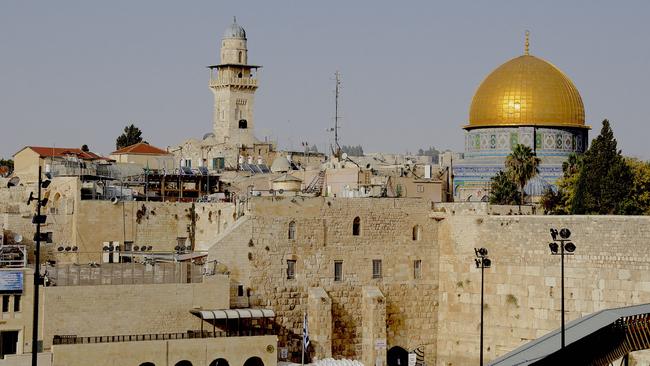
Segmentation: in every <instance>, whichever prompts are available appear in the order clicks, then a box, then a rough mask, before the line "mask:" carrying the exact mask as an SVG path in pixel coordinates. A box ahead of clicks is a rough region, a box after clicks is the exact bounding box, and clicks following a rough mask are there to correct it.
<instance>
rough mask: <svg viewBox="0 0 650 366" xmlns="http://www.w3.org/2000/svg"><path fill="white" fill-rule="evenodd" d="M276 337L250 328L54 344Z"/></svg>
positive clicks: (63, 339)
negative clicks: (234, 330)
mask: <svg viewBox="0 0 650 366" xmlns="http://www.w3.org/2000/svg"><path fill="white" fill-rule="evenodd" d="M265 335H274V332H273V330H272V329H263V328H250V329H245V330H240V331H236V332H233V331H231V332H225V331H216V332H208V331H200V330H188V331H187V332H185V333H151V334H129V335H112V336H90V337H78V336H76V335H55V336H54V338H53V339H52V344H54V345H61V344H93V343H115V342H141V341H166V340H174V339H197V338H221V337H254V336H265Z"/></svg>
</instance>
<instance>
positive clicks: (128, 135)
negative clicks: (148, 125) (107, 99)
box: [115, 124, 142, 150]
mask: <svg viewBox="0 0 650 366" xmlns="http://www.w3.org/2000/svg"><path fill="white" fill-rule="evenodd" d="M141 141H142V131H140V129H139V128H137V127H135V125H134V124H131V125H130V126H126V127H124V133H123V134H121V135H120V136H118V138H117V140H116V141H115V148H116V149H117V150H119V149H121V148H123V147H127V146H131V145H133V144H137V143H138V142H141Z"/></svg>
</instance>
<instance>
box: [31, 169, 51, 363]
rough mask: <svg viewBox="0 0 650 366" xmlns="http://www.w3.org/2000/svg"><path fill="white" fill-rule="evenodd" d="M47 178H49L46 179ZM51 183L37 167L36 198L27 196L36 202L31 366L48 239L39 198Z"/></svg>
mask: <svg viewBox="0 0 650 366" xmlns="http://www.w3.org/2000/svg"><path fill="white" fill-rule="evenodd" d="M48 178H49V177H48ZM50 183H51V181H50V180H49V179H46V180H43V173H42V168H41V166H40V165H39V167H38V193H37V197H36V198H34V193H33V192H31V193H30V194H29V199H28V200H27V204H28V205H29V204H31V203H32V201H36V215H34V217H33V218H32V224H35V225H36V234H35V235H34V240H35V241H36V245H35V247H34V318H33V321H32V366H37V365H38V309H39V305H38V300H39V294H38V292H39V286H40V285H41V263H40V262H41V241H45V240H47V238H48V235H49V233H43V234H45V235H42V234H41V225H42V224H44V223H45V221H46V220H47V216H46V215H41V207H43V206H45V205H47V201H48V199H47V197H45V198H41V189H45V188H47V187H49V186H50Z"/></svg>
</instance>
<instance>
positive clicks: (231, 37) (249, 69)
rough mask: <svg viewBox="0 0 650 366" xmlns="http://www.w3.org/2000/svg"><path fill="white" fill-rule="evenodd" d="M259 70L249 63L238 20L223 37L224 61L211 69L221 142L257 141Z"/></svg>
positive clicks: (247, 142)
mask: <svg viewBox="0 0 650 366" xmlns="http://www.w3.org/2000/svg"><path fill="white" fill-rule="evenodd" d="M259 67H260V66H255V65H249V64H248V48H247V47H246V31H245V30H244V28H242V27H241V26H240V25H239V24H237V20H236V19H235V20H234V21H233V23H232V24H231V25H230V26H229V27H228V29H226V31H225V32H224V34H223V39H222V41H221V62H220V63H219V65H214V66H209V68H210V89H211V90H212V93H213V94H214V121H213V125H214V134H215V136H216V138H217V141H218V142H220V143H222V142H223V143H227V144H230V145H234V146H242V145H244V146H251V145H253V144H254V143H255V142H257V139H255V136H254V135H253V126H254V122H253V121H254V119H253V102H254V100H255V90H257V78H256V73H257V69H258V68H259Z"/></svg>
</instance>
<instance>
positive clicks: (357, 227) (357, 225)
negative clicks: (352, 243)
mask: <svg viewBox="0 0 650 366" xmlns="http://www.w3.org/2000/svg"><path fill="white" fill-rule="evenodd" d="M360 234H361V219H360V218H359V216H357V217H355V218H354V221H352V235H354V236H359V235H360Z"/></svg>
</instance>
